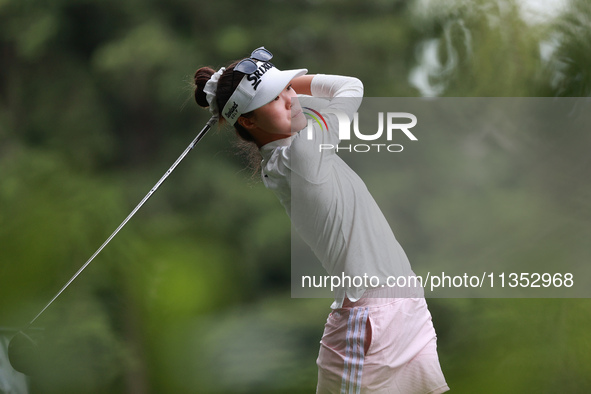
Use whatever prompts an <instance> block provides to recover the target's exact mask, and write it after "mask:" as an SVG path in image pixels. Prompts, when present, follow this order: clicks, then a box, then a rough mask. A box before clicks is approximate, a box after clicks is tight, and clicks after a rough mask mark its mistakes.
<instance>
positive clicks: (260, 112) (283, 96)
mask: <svg viewBox="0 0 591 394" xmlns="http://www.w3.org/2000/svg"><path fill="white" fill-rule="evenodd" d="M251 120H252V121H253V123H254V127H255V129H256V134H259V135H261V136H262V138H259V139H260V140H261V142H263V143H267V142H270V141H274V140H277V139H281V138H286V137H289V136H291V135H292V134H294V133H297V132H298V131H300V130H301V129H303V128H304V127H306V124H307V121H306V117H305V116H304V113H303V112H302V107H301V106H300V103H299V101H298V99H297V95H296V92H295V91H294V90H293V89H292V88H291V85H287V86H286V87H285V89H283V91H281V93H280V94H279V96H277V97H276V98H275V99H274V100H273V101H271V102H270V103H268V104H265V105H263V106H262V107H260V108H257V109H255V110H254V116H253V117H252V118H251ZM253 131H255V130H253ZM253 135H254V134H253ZM255 138H257V137H256V135H255Z"/></svg>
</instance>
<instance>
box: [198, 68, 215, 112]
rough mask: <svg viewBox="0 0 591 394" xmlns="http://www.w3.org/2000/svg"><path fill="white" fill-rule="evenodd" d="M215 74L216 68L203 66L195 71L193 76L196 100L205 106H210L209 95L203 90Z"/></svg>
mask: <svg viewBox="0 0 591 394" xmlns="http://www.w3.org/2000/svg"><path fill="white" fill-rule="evenodd" d="M213 74H215V70H214V69H213V68H211V67H201V68H200V69H199V70H197V71H196V72H195V76H194V78H193V79H194V82H195V101H196V102H197V104H199V106H201V107H203V108H207V107H209V103H208V102H207V97H206V95H205V92H204V91H203V88H204V87H205V84H206V83H207V81H209V79H210V78H211V76H212V75H213Z"/></svg>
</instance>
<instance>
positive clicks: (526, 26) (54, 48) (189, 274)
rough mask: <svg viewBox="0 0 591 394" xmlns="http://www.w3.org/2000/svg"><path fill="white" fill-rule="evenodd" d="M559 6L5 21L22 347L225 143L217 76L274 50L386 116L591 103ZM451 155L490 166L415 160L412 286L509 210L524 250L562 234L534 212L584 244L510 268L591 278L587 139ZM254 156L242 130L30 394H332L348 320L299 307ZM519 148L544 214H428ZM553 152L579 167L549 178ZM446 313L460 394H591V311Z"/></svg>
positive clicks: (508, 142) (77, 324)
mask: <svg viewBox="0 0 591 394" xmlns="http://www.w3.org/2000/svg"><path fill="white" fill-rule="evenodd" d="M560 5H561V7H559V8H557V9H555V10H554V12H552V16H553V17H552V18H545V17H544V14H543V13H538V14H535V12H534V14H531V13H530V14H528V15H529V17H524V15H526V14H525V13H524V11H523V4H519V3H517V2H513V1H511V0H497V1H492V0H476V1H460V0H455V1H449V2H447V1H446V2H437V1H426V0H414V1H396V0H370V1H364V2H361V1H355V0H341V1H335V0H291V1H285V0H272V1H262V0H253V1H250V2H231V1H228V0H220V1H217V2H213V1H212V2H202V1H191V0H167V1H161V0H151V1H139V0H122V1H113V0H102V1H98V0H54V1H51V2H46V1H38V0H0V70H1V72H0V180H1V181H0V326H3V327H19V326H22V325H24V324H26V323H27V322H28V321H29V320H30V319H31V318H32V317H33V316H34V315H35V314H36V313H37V312H38V311H39V309H40V308H41V307H42V306H43V305H45V303H46V302H48V300H49V299H51V297H52V296H53V295H54V294H55V293H56V291H57V290H58V289H59V288H60V287H61V286H62V285H63V284H64V283H65V282H66V281H67V279H69V278H70V277H71V276H72V275H73V273H74V272H75V271H76V270H77V269H78V268H79V267H80V266H81V265H82V264H83V262H84V261H86V260H87V259H88V257H89V256H90V255H91V254H92V253H93V252H94V251H95V250H96V248H97V247H98V246H99V245H100V244H102V242H103V241H104V240H105V239H106V237H107V236H108V235H109V234H110V233H111V232H112V231H113V230H114V229H115V228H116V226H117V225H118V224H119V223H120V222H121V220H123V218H124V217H125V216H126V215H127V214H128V213H129V212H130V211H131V209H132V208H133V207H134V206H135V205H136V204H137V202H139V200H140V199H141V198H142V197H143V196H144V195H145V194H146V193H147V192H148V190H149V188H150V187H151V186H152V185H153V184H154V183H155V182H156V181H157V180H158V179H159V178H160V176H161V175H162V174H163V173H164V172H165V170H166V169H167V168H168V167H169V166H170V164H171V163H172V161H173V160H174V159H175V158H176V157H178V155H179V154H180V153H181V152H182V150H183V149H184V148H185V147H186V146H187V145H188V143H189V142H190V141H191V140H192V139H193V138H194V135H195V133H196V132H197V131H198V130H199V129H200V128H201V127H202V125H203V124H204V123H205V122H206V121H207V119H208V118H209V114H208V112H207V111H204V110H202V109H200V108H198V107H197V106H196V105H195V104H194V101H193V99H192V90H191V82H192V75H193V73H194V71H195V70H196V69H197V68H199V67H201V66H205V65H209V66H212V67H214V68H216V69H217V68H219V67H220V66H222V65H225V64H227V62H228V61H229V60H232V59H239V58H241V57H244V56H246V55H248V54H249V53H250V51H252V49H254V48H256V47H258V46H261V45H264V46H265V47H266V48H268V49H270V50H271V51H272V52H273V54H274V56H275V58H274V62H275V64H277V65H278V67H279V68H301V67H306V68H308V69H309V70H310V72H311V73H331V74H344V75H353V76H356V77H358V78H360V79H361V80H362V81H363V82H364V85H365V94H366V96H368V97H419V96H441V97H490V96H493V97H496V96H498V97H504V96H508V97H511V96H523V97H531V96H534V97H546V96H549V97H564V96H574V97H579V96H583V97H588V96H589V95H590V94H591V30H590V26H591V5H590V3H589V2H588V1H586V0H571V1H567V2H563V3H560ZM450 137H451V138H455V139H457V140H458V141H460V142H463V143H466V144H467V145H468V146H470V147H472V148H474V146H476V148H477V149H478V152H481V153H482V152H484V153H482V155H483V160H482V164H483V166H482V168H478V169H475V170H474V171H468V170H466V169H463V168H458V163H457V162H456V161H454V158H453V157H441V155H440V154H439V155H438V152H437V151H436V147H434V148H433V151H432V152H426V153H425V154H424V155H423V156H422V157H417V158H413V157H410V156H409V157H404V158H403V161H404V162H405V164H404V167H403V168H404V169H405V170H407V171H408V173H410V172H411V171H413V169H414V170H416V169H419V174H420V175H421V176H420V177H415V179H414V180H411V179H410V175H408V173H406V175H405V177H403V179H404V180H405V183H403V184H402V185H403V186H405V187H404V188H403V187H402V186H401V189H400V196H399V197H400V198H399V202H400V206H399V208H400V214H399V215H398V216H397V223H396V228H400V229H401V231H400V232H399V233H397V235H398V236H399V238H401V243H402V245H403V247H404V248H405V250H406V251H407V253H408V254H409V256H410V259H411V263H412V262H413V261H415V260H414V259H413V258H414V257H415V256H418V257H420V258H421V259H424V260H429V259H437V258H439V257H440V256H442V254H445V251H446V250H447V249H446V248H449V249H451V248H453V249H454V250H455V251H456V254H457V253H458V252H457V251H458V250H459V251H461V252H460V253H465V256H466V258H467V259H468V258H469V257H470V256H471V253H473V252H474V250H473V249H474V248H477V247H478V246H477V245H479V244H482V243H483V242H484V240H483V239H482V236H479V231H480V230H482V228H483V227H484V228H485V227H486V225H485V224H484V223H472V225H467V226H458V227H457V228H455V229H454V232H453V236H447V237H446V238H445V242H443V241H442V240H438V237H437V234H438V229H441V226H442V223H445V222H446V221H447V220H449V219H453V217H454V215H455V214H457V213H458V212H460V211H461V209H462V207H464V206H467V205H469V206H471V207H472V208H473V209H475V210H481V211H486V210H488V209H490V207H491V204H492V205H493V206H496V207H505V208H506V209H501V210H499V215H502V218H503V219H504V218H506V219H507V223H508V227H509V229H510V227H511V225H512V224H513V223H517V222H520V221H527V225H528V226H529V227H528V228H530V227H531V228H532V229H535V228H539V227H543V226H544V225H545V218H544V216H543V215H538V214H532V215H522V214H521V213H522V212H530V210H529V209H530V207H531V206H543V207H549V209H550V210H552V211H553V212H555V213H556V214H557V215H561V217H564V218H565V223H566V225H568V229H569V230H568V231H567V232H566V233H564V234H565V235H563V236H561V237H558V238H556V239H555V240H554V241H549V242H544V243H543V244H541V245H539V248H538V249H537V253H536V254H535V255H531V256H515V255H511V254H510V253H507V256H508V258H513V259H522V258H531V259H539V260H540V261H547V262H550V263H552V262H554V261H558V262H560V261H565V260H568V261H571V260H572V259H575V260H576V261H580V263H581V264H588V263H589V257H590V256H591V254H590V253H589V252H590V251H589V247H588V246H586V244H585V243H586V242H588V239H589V235H590V231H589V230H590V229H589V222H590V220H589V219H590V216H591V209H590V208H589V203H588V201H589V196H590V195H591V193H590V192H591V188H590V185H589V182H588V179H585V178H584V177H582V178H581V177H575V176H573V175H572V173H571V172H570V169H571V166H572V165H573V162H572V161H569V160H567V159H566V158H568V157H580V156H579V154H580V152H582V151H584V150H588V147H589V143H590V142H591V141H589V137H580V138H578V139H574V140H573V139H568V138H562V139H558V138H556V136H551V135H539V134H536V132H535V130H532V131H528V132H524V134H520V135H497V136H495V135H492V136H490V135H489V136H483V135H482V134H479V133H478V132H477V131H475V132H474V133H467V134H466V133H464V134H461V135H455V136H450ZM234 143H235V137H234V136H233V133H232V132H231V131H228V130H227V129H219V130H217V131H215V132H210V133H209V134H208V135H207V136H206V137H205V139H204V140H203V141H202V142H201V143H200V144H199V145H198V147H197V148H196V149H195V150H194V151H193V152H192V153H191V154H190V155H189V156H188V157H187V159H185V161H184V162H183V163H182V165H181V166H179V167H178V168H177V170H175V172H174V174H173V175H171V177H170V178H169V180H167V182H166V183H165V184H164V185H163V186H162V187H161V188H160V189H159V191H158V193H157V194H155V195H154V197H152V199H151V200H150V201H149V202H148V203H147V204H146V206H145V207H144V208H142V210H141V211H140V212H139V213H138V214H137V215H136V216H135V217H134V219H133V220H132V221H131V222H130V223H129V224H128V225H127V226H126V227H125V228H124V229H123V230H122V232H121V233H120V234H119V235H118V236H117V237H116V238H115V239H114V240H113V241H112V242H111V243H110V244H109V246H108V247H107V248H106V249H105V250H104V251H103V252H102V253H101V254H100V255H99V256H98V257H97V259H96V260H95V261H94V262H93V264H91V265H90V266H89V267H88V269H87V270H86V271H85V272H84V273H83V274H82V275H81V276H80V277H79V278H78V279H77V280H76V282H74V283H73V284H72V286H70V287H69V288H68V289H67V291H66V292H64V294H63V295H62V296H61V297H60V298H59V299H58V301H56V303H55V304H54V305H52V307H51V308H50V309H48V310H47V312H46V313H45V314H44V315H43V317H41V318H40V319H39V321H38V324H39V325H40V326H42V327H44V328H45V331H44V336H45V341H44V343H45V345H44V348H43V352H42V356H41V360H39V362H40V364H41V366H42V367H41V368H40V373H39V374H38V375H37V376H36V377H35V378H33V379H31V380H30V381H29V383H30V386H31V391H32V392H43V393H53V392H55V393H104V392H110V393H118V392H122V393H123V392H125V393H150V392H152V393H159V392H176V393H310V392H313V391H314V388H315V382H316V365H315V363H314V361H315V359H316V356H317V352H318V341H319V339H320V336H321V334H322V330H323V324H324V321H325V318H326V315H327V314H328V312H329V305H330V300H327V299H292V298H290V288H289V285H290V248H289V242H290V226H289V220H288V218H287V215H286V214H285V212H284V210H283V208H282V207H281V205H280V204H279V203H278V202H277V201H276V199H275V197H274V196H273V195H272V193H270V192H268V191H267V190H265V188H264V187H263V185H262V184H261V182H259V181H257V180H256V175H255V176H253V174H251V173H250V172H249V171H248V170H245V162H244V159H243V158H241V157H240V156H239V155H237V154H236V153H235V152H236V149H235V146H234ZM475 144H476V145H475ZM515 144H517V145H520V146H523V145H525V144H533V145H534V146H536V147H539V148H541V149H539V150H537V151H528V150H526V149H521V150H518V152H517V154H514V155H515V157H516V158H517V159H520V158H523V157H525V159H527V160H529V161H528V162H535V163H536V166H535V168H533V169H530V171H531V172H530V177H531V182H532V183H533V184H535V185H537V187H538V188H537V189H536V190H538V191H539V192H538V193H530V194H523V193H522V194H511V193H503V192H495V191H493V190H487V189H486V188H484V189H479V190H477V191H475V192H474V193H475V194H474V193H464V194H461V195H457V194H452V193H448V194H445V193H444V194H438V195H437V196H438V197H441V198H432V199H430V200H426V199H424V198H423V196H424V195H425V194H424V193H425V191H427V193H428V192H429V191H431V190H435V191H440V190H441V189H438V188H437V187H434V188H433V189H430V188H431V186H432V185H434V184H435V185H436V179H437V173H434V172H430V171H428V170H425V168H429V166H428V160H431V159H435V158H436V159H437V160H439V163H441V162H443V163H444V165H440V168H441V169H448V171H451V172H453V173H454V175H455V177H456V182H457V183H456V186H458V187H460V188H463V189H462V190H471V189H470V188H471V187H472V186H471V185H473V182H474V176H475V175H474V174H475V172H476V173H477V174H480V173H481V172H482V171H486V172H487V173H490V174H508V173H510V172H511V170H512V168H511V166H509V165H507V163H506V162H505V161H504V160H502V157H503V155H504V154H506V153H507V152H510V151H511V148H512V147H513V146H515ZM472 148H471V149H472ZM550 149H553V150H556V151H560V152H563V156H559V157H560V158H564V160H559V161H557V160H553V161H546V160H544V156H543V155H542V153H540V152H544V151H547V150H550ZM536 152H537V153H536ZM523 155H526V156H523ZM527 155H530V156H527ZM532 155H533V156H532ZM536 155H540V156H536ZM425 161H427V162H425ZM425 163H427V164H425ZM575 164H576V165H579V166H581V167H582V168H586V166H588V160H587V161H586V162H576V163H575ZM421 168H423V170H422V171H420V169H421ZM549 174H552V175H554V176H553V177H552V179H553V182H547V179H548V175H549ZM506 185H507V188H508V189H506V190H510V188H511V182H510V179H508V180H507V182H506ZM506 190H505V189H502V190H501V191H506ZM573 191H574V192H573ZM419 197H420V198H419ZM423 203H424V204H423ZM425 204H426V205H425ZM425 207H427V208H428V211H427V212H428V213H429V214H426V213H425V212H426V211H425ZM503 215H504V216H503ZM417 218H419V219H420V220H419V219H417ZM426 245H428V247H425V246H426ZM561 259H562V260H561ZM418 260H420V259H418ZM413 264H414V263H413ZM419 264H420V263H419ZM556 264H557V265H558V264H559V263H556ZM419 267H420V265H419ZM428 301H429V305H430V309H431V312H432V314H433V319H434V324H435V327H436V330H437V332H438V345H439V352H440V360H441V364H442V368H443V370H444V373H445V374H446V378H447V380H448V383H449V385H450V387H452V389H453V390H454V391H455V392H458V393H471V392H491V393H492V392H495V393H496V392H504V393H523V392H570V393H579V392H580V393H584V392H585V393H586V392H589V390H590V389H591V337H590V336H589V334H588V332H589V327H590V324H589V323H590V320H591V313H590V312H591V303H590V302H589V300H588V299H432V300H428ZM5 367H6V366H4V368H5Z"/></svg>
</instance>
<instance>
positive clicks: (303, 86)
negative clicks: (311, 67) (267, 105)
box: [291, 75, 314, 96]
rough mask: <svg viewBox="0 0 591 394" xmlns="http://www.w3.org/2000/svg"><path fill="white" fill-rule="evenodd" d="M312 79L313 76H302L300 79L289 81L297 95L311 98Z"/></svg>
mask: <svg viewBox="0 0 591 394" xmlns="http://www.w3.org/2000/svg"><path fill="white" fill-rule="evenodd" d="M312 79H314V75H302V76H301V77H297V78H294V79H292V80H291V87H292V88H293V90H295V92H296V93H297V94H306V95H308V96H311V95H312V89H311V86H312Z"/></svg>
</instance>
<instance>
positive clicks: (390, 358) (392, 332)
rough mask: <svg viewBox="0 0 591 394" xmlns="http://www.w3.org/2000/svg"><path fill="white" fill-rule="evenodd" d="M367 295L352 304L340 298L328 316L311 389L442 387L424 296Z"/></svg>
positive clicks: (398, 391)
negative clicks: (314, 383) (316, 372)
mask: <svg viewBox="0 0 591 394" xmlns="http://www.w3.org/2000/svg"><path fill="white" fill-rule="evenodd" d="M378 291H379V290H378ZM373 296H374V297H375V296H376V293H374V294H373ZM371 297H372V291H367V292H366V294H365V295H364V297H363V298H361V299H360V300H359V301H357V302H354V303H352V302H350V301H348V300H346V301H345V304H344V305H343V308H341V309H336V310H334V311H332V313H331V314H330V315H329V316H328V319H327V322H326V325H325V328H324V334H323V336H322V340H321V341H320V352H319V355H318V360H317V364H318V386H317V389H316V393H317V394H338V393H342V394H349V393H351V394H353V393H356V394H357V393H372V394H414V393H416V394H419V393H421V394H424V393H443V392H445V391H448V390H449V387H448V386H447V383H446V382H445V377H444V376H443V372H442V371H441V367H440V365H439V358H438V356H437V342H436V341H437V337H436V335H435V330H434V328H433V323H432V322H431V314H430V313H429V310H428V309H427V303H426V302H425V299H424V298H371Z"/></svg>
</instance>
